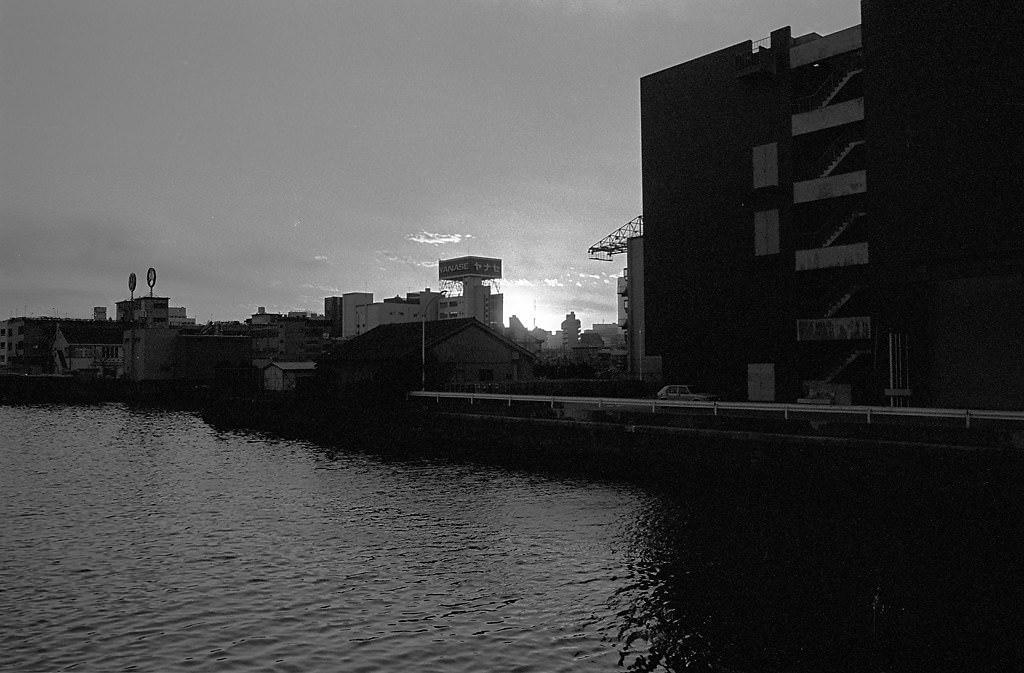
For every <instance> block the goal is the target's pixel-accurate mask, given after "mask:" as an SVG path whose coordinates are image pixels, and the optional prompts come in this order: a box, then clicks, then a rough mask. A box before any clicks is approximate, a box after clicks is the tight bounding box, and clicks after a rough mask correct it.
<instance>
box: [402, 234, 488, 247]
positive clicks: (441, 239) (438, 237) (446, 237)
mask: <svg viewBox="0 0 1024 673" xmlns="http://www.w3.org/2000/svg"><path fill="white" fill-rule="evenodd" d="M406 238H407V239H408V240H410V241H412V242H413V243H423V244H425V245H447V244H449V243H461V242H462V241H463V240H464V239H467V238H473V235H472V234H440V233H437V232H433V231H421V232H419V233H418V234H409V235H408V236H406Z"/></svg>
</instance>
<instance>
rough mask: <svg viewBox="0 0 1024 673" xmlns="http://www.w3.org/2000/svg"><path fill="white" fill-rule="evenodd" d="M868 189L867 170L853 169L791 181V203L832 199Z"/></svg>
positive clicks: (861, 192) (860, 192)
mask: <svg viewBox="0 0 1024 673" xmlns="http://www.w3.org/2000/svg"><path fill="white" fill-rule="evenodd" d="M867 190H868V179H867V171H853V172H850V173H841V174H839V175H829V176H826V177H823V178H815V179H813V180H803V181H802V182H794V183H793V203H807V202H809V201H819V200H821V199H834V198H836V197H839V196H848V195H850V194H863V193H864V192H866V191H867Z"/></svg>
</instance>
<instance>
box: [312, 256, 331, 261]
mask: <svg viewBox="0 0 1024 673" xmlns="http://www.w3.org/2000/svg"><path fill="white" fill-rule="evenodd" d="M313 261H314V262H329V261H331V260H330V258H329V257H327V255H314V256H313Z"/></svg>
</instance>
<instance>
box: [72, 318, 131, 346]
mask: <svg viewBox="0 0 1024 673" xmlns="http://www.w3.org/2000/svg"><path fill="white" fill-rule="evenodd" d="M59 329H60V332H61V334H63V335H64V339H66V340H67V342H68V343H69V344H107V345H111V346H112V345H115V344H121V343H122V341H123V340H124V325H121V324H118V323H112V324H107V323H95V322H93V323H89V322H85V323H74V322H66V323H61V324H60V326H59Z"/></svg>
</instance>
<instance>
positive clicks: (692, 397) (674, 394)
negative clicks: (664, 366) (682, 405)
mask: <svg viewBox="0 0 1024 673" xmlns="http://www.w3.org/2000/svg"><path fill="white" fill-rule="evenodd" d="M658 399H659V400H683V401H686V402H713V401H714V400H717V399H718V397H717V396H715V395H709V394H708V393H698V392H695V391H694V390H693V389H692V388H690V386H684V385H674V386H665V387H664V388H662V389H661V390H659V391H658Z"/></svg>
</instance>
